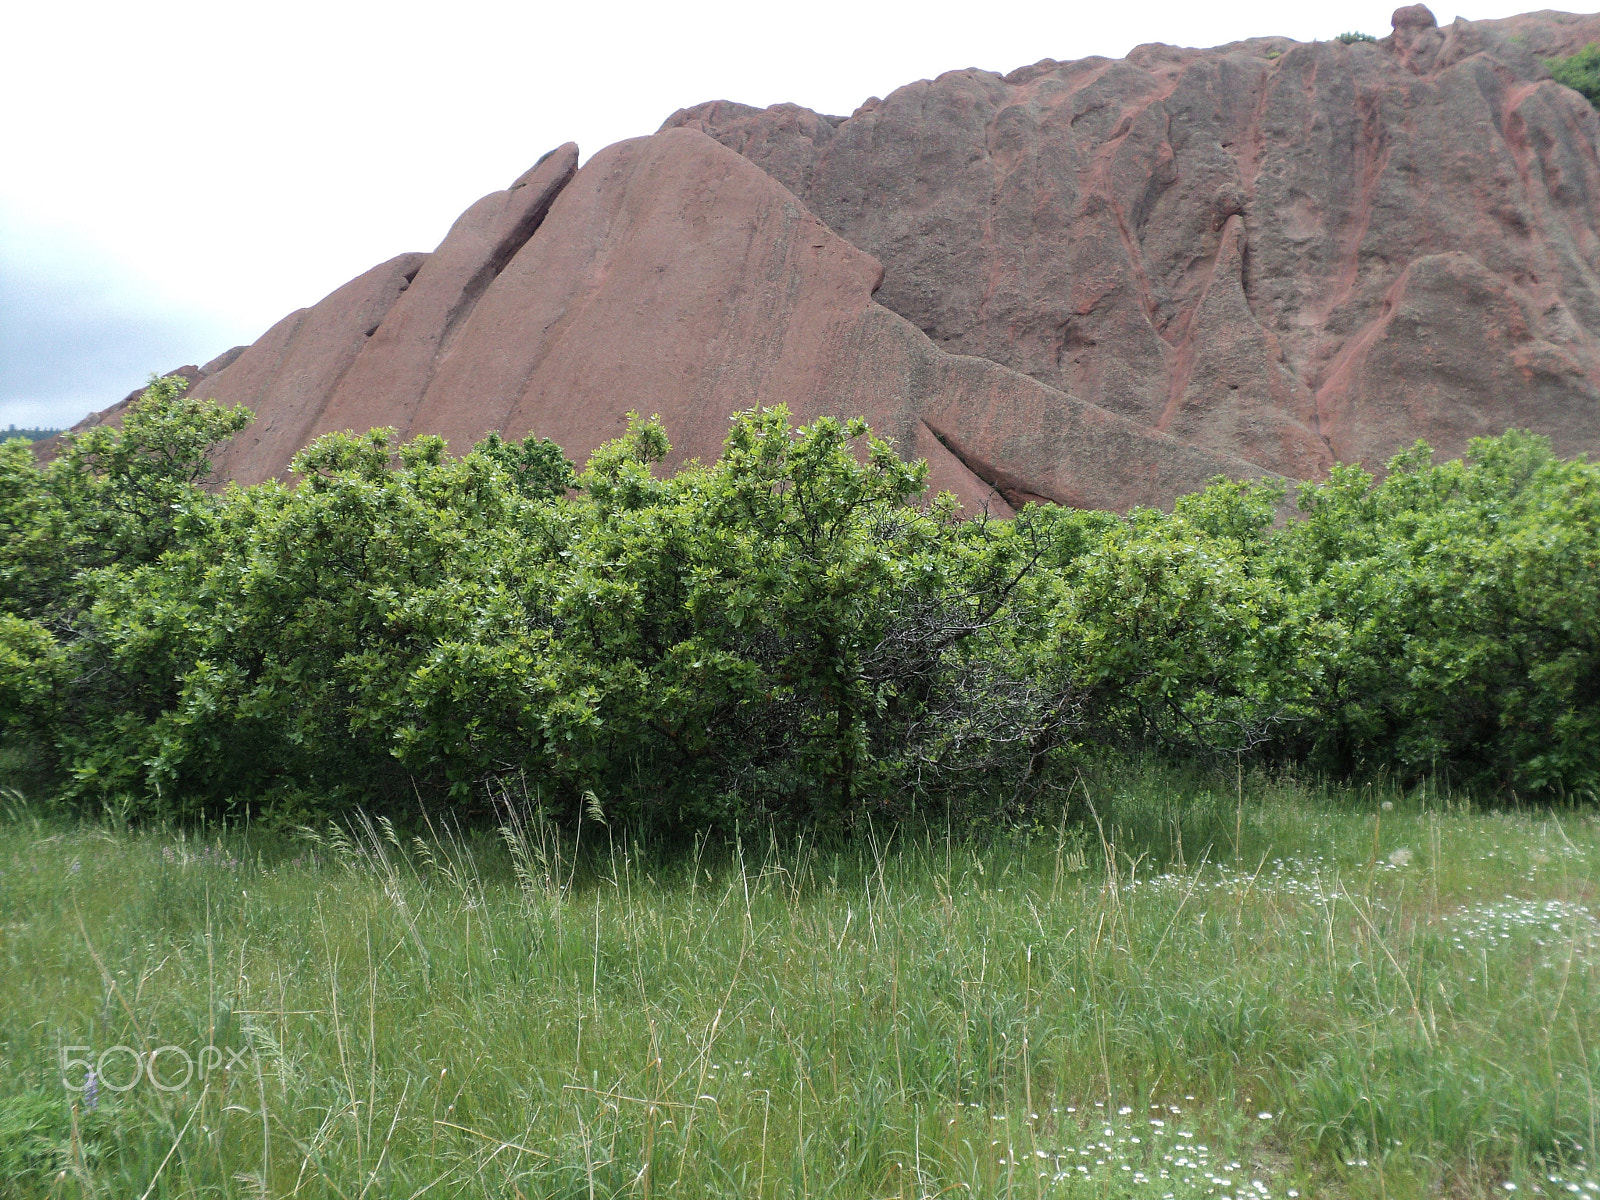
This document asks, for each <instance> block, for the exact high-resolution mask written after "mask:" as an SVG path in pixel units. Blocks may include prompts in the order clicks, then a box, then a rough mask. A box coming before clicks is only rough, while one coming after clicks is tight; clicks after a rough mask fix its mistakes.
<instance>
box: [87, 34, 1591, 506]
mask: <svg viewBox="0 0 1600 1200" xmlns="http://www.w3.org/2000/svg"><path fill="white" fill-rule="evenodd" d="M1592 41H1600V15H1592V16H1585V15H1577V14H1568V13H1557V12H1549V11H1546V12H1540V13H1530V14H1525V15H1523V16H1518V17H1511V18H1507V19H1505V20H1498V21H1464V20H1457V21H1455V22H1454V23H1452V24H1450V25H1448V26H1445V27H1442V28H1441V27H1440V26H1439V25H1438V23H1437V22H1436V20H1435V19H1434V17H1433V14H1432V13H1431V12H1430V11H1429V10H1428V9H1427V8H1426V7H1424V6H1423V5H1420V4H1417V5H1410V6H1408V7H1405V8H1401V9H1399V10H1397V11H1396V13H1395V14H1394V17H1393V21H1392V31H1391V32H1390V34H1389V35H1388V36H1387V37H1385V38H1383V39H1382V40H1380V41H1378V42H1372V43H1366V42H1357V43H1354V44H1351V45H1344V44H1341V43H1338V42H1318V43H1309V44H1306V43H1297V42H1293V41H1291V40H1289V39H1286V38H1277V37H1264V38H1253V39H1248V40H1246V41H1241V42H1234V43H1230V44H1229V45H1226V46H1220V47H1216V48H1214V49H1209V50H1198V49H1186V48H1179V47H1173V46H1166V45H1161V44H1155V43H1152V44H1149V45H1144V46H1140V47H1137V48H1136V49H1135V50H1134V51H1132V52H1131V53H1130V54H1129V55H1128V56H1127V57H1126V58H1124V59H1118V60H1112V59H1106V58H1087V59H1082V60H1078V61H1074V62H1058V61H1055V60H1053V59H1043V60H1041V61H1039V62H1037V63H1034V64H1032V65H1029V66H1025V67H1019V68H1017V69H1015V70H1012V71H1009V72H1007V73H1005V74H1000V73H996V72H992V71H985V70H978V69H968V70H960V71H950V72H946V73H945V74H943V75H940V76H938V77H937V78H935V79H931V80H921V81H918V82H915V83H912V84H908V85H907V86H905V87H903V88H900V89H897V90H896V91H894V92H892V93H890V94H889V95H887V96H885V97H882V98H879V97H872V98H870V99H869V100H867V101H866V102H865V103H863V104H862V105H861V106H860V107H859V108H857V109H856V111H855V112H853V113H852V114H850V115H849V116H847V117H845V116H833V115H827V114H822V113H817V112H813V111H811V110H810V109H806V108H803V107H801V106H799V105H795V104H779V105H774V106H772V107H769V108H755V107H752V106H749V105H744V104H737V103H733V102H729V101H711V102H707V103H704V104H699V105H696V106H694V107H691V108H686V109H682V110H680V111H678V112H677V113H674V114H673V115H672V116H671V117H669V118H668V119H667V121H666V122H665V123H664V124H663V126H662V128H661V130H660V131H658V132H657V133H656V134H655V135H653V136H650V137H645V138H635V139H631V140H629V141H625V142H620V143H618V144H616V145H614V146H610V147H607V148H605V149H604V150H602V151H600V152H599V153H598V154H596V155H595V156H594V158H593V159H591V160H590V161H589V162H588V163H586V164H585V165H584V166H583V167H582V169H579V167H578V150H577V147H576V146H574V145H571V144H570V143H569V144H568V145H565V146H562V147H558V148H557V149H556V150H553V151H551V152H550V153H549V154H547V155H545V156H544V157H543V158H541V159H540V160H539V161H538V162H537V163H536V164H535V165H534V166H533V167H532V168H530V170H529V171H528V172H527V173H525V174H524V175H523V176H522V177H520V178H519V179H518V180H517V181H516V182H515V183H513V184H512V185H511V187H509V188H508V189H506V190H505V191H502V192H495V193H492V194H491V195H489V196H486V197H484V198H483V199H482V200H480V201H478V202H477V203H476V204H474V205H473V206H472V207H471V208H469V209H468V210H467V211H466V212H465V213H464V214H463V215H462V216H461V217H460V219H458V220H457V222H456V223H455V225H454V226H453V227H452V228H451V230H450V232H449V234H448V235H447V236H446V237H445V239H444V241H443V242H441V243H440V245H439V246H438V247H437V248H436V249H435V250H434V251H433V252H432V253H430V254H421V253H413V254H405V255H400V256H398V257H396V258H394V259H391V260H389V261H388V262H386V263H382V264H380V265H379V266H377V267H374V268H373V269H372V270H370V271H368V272H366V273H365V274H363V275H361V276H359V277H358V278H356V279H354V280H352V281H351V282H349V283H347V284H345V285H344V286H343V287H341V288H339V289H337V290H336V291H335V292H333V293H332V294H330V295H329V296H327V297H326V298H324V299H323V300H322V301H320V302H319V303H317V304H316V305H313V306H312V307H310V308H308V309H303V310H299V311H297V312H295V313H291V314H289V316H287V317H285V318H284V319H283V320H282V321H280V322H279V323H278V324H277V325H275V326H273V328H272V329H270V330H268V331H267V333H266V334H264V335H263V336H262V337H261V338H260V339H259V340H258V341H256V342H255V343H254V344H253V345H251V346H249V347H245V348H236V349H235V350H232V351H229V353H228V354H227V355H224V356H222V357H221V358H219V359H217V360H214V362H212V363H210V364H207V365H206V366H205V367H203V368H196V367H184V368H181V369H180V373H182V374H183V375H184V377H185V378H186V379H188V380H189V381H190V386H191V390H192V392H193V393H194V394H199V395H206V396H211V397H214V398H216V399H218V400H220V401H223V402H226V403H234V402H239V403H244V404H247V405H249V406H250V407H251V408H252V409H254V410H255V411H256V413H257V419H256V421H255V422H254V423H253V424H252V426H251V427H250V428H249V429H247V430H246V431H245V433H243V434H242V435H240V437H239V438H238V439H236V441H235V442H233V443H232V444H230V445H229V446H228V447H226V448H225V449H223V450H222V451H221V453H220V455H219V458H218V467H219V471H220V472H221V473H222V474H223V475H224V476H226V477H229V478H234V479H239V480H241V481H244V482H254V481H258V480H262V479H267V478H271V477H274V476H282V475H283V474H284V472H285V470H286V467H287V464H288V462H289V459H290V457H291V456H292V455H293V454H294V453H295V451H297V450H298V449H299V448H300V447H301V446H302V445H304V444H305V443H306V442H307V441H309V440H310V439H311V438H313V437H315V436H316V435H318V434H320V433H323V432H326V431H329V430H334V429H346V428H349V429H364V428H367V427H369V426H373V425H392V426H395V427H396V428H398V429H399V430H400V431H401V432H402V433H403V434H405V435H407V436H411V435H415V434H420V433H436V434H440V435H442V436H444V437H446V438H447V439H448V440H449V442H450V444H451V446H452V447H453V448H456V449H462V448H464V447H465V446H467V445H470V444H471V442H473V441H475V440H476V439H478V438H480V437H482V436H483V435H484V434H486V433H488V432H489V431H491V430H498V431H500V432H502V433H504V434H506V435H507V436H510V437H520V436H523V435H524V434H527V433H534V434H539V435H542V436H548V437H552V438H554V439H555V440H557V441H558V442H560V443H561V444H562V446H563V447H564V448H565V449H566V451H567V453H568V454H569V456H571V457H574V458H577V459H580V460H581V459H582V458H584V457H585V456H586V455H587V454H588V453H589V452H590V451H591V450H592V449H593V448H594V447H595V446H596V445H598V444H599V443H600V442H602V441H604V440H606V439H607V438H609V437H612V436H615V435H616V434H617V433H619V432H620V431H621V430H622V428H623V426H624V422H625V414H626V412H627V411H628V410H630V409H637V410H640V411H642V412H646V413H651V412H659V413H660V414H661V416H662V418H663V420H664V422H665V424H666V426H667V430H668V434H669V436H670V437H671V439H672V441H673V443H674V446H675V456H674V457H675V461H683V460H686V459H689V458H701V459H709V458H712V457H714V456H715V455H716V454H717V452H718V450H719V449H720V446H721V442H722V438H723V436H724V434H725V432H726V428H727V419H728V416H729V414H730V413H731V412H732V411H734V410H737V409H741V408H746V407H750V406H751V405H756V404H766V405H770V404H778V403H783V404H787V405H788V406H789V407H790V409H791V411H792V412H793V413H794V414H795V416H796V417H797V418H799V419H802V420H806V419H811V418H814V417H816V416H819V415H822V414H837V415H857V414H859V415H863V416H866V417H867V418H868V420H869V421H871V422H872V423H873V425H874V426H875V428H877V429H879V430H880V431H881V432H883V433H885V434H888V435H889V436H892V437H893V438H894V439H895V440H896V442H897V444H898V445H899V447H900V449H901V450H902V452H904V453H906V454H910V455H915V456H920V457H926V458H927V459H928V460H929V463H930V468H931V475H932V478H933V482H934V485H935V486H937V487H941V488H948V489H950V490H952V491H954V492H955V493H956V494H957V495H958V496H959V497H960V498H961V500H962V501H963V503H964V504H966V505H967V507H968V508H969V510H976V509H980V508H984V509H987V510H989V511H991V512H998V513H1005V512H1009V511H1011V510H1012V509H1014V508H1015V507H1016V506H1017V505H1019V504H1022V503H1025V502H1027V501H1029V500H1035V499H1043V500H1051V501H1056V502H1060V503H1068V504H1075V505H1081V506H1089V507H1105V508H1117V509H1125V508H1128V507H1130V506H1133V505H1138V504H1147V505H1164V504H1170V502H1171V500H1172V499H1173V497H1174V496H1176V495H1177V494H1179V493H1181V492H1183V491H1186V490H1190V489H1192V488H1195V487H1198V486H1201V485H1202V484H1203V483H1204V482H1205V481H1206V480H1207V479H1209V478H1210V477H1212V476H1214V475H1217V474H1228V475H1233V476H1261V475H1279V476H1283V477H1287V478H1290V479H1307V478H1316V477H1319V476H1321V475H1322V474H1324V473H1325V472H1326V471H1327V470H1328V468H1329V467H1330V466H1331V465H1332V464H1333V463H1334V462H1336V461H1360V462H1363V463H1366V464H1367V465H1369V466H1372V467H1379V466H1381V464H1382V462H1383V461H1384V460H1385V459H1386V458H1387V457H1388V456H1389V455H1390V454H1392V453H1394V452H1395V451H1397V450H1399V449H1402V448H1404V447H1405V446H1408V445H1410V444H1411V442H1413V441H1415V440H1416V439H1417V438H1426V439H1427V440H1428V441H1430V442H1431V443H1432V444H1433V445H1434V446H1435V448H1436V449H1438V450H1440V451H1442V452H1444V453H1448V454H1458V453H1460V452H1461V451H1462V450H1463V449H1464V448H1465V446H1466V443H1467V441H1468V439H1470V438H1471V437H1474V436H1478V435H1483V434H1496V433H1500V432H1503V431H1504V430H1505V429H1506V428H1508V427H1511V426H1519V427H1524V428H1531V429H1533V430H1535V431H1537V432H1540V433H1543V434H1546V435H1547V436H1549V437H1550V438H1551V440H1552V442H1553V443H1554V445H1555V446H1556V448H1557V450H1558V451H1560V452H1562V453H1566V454H1574V453H1595V452H1597V451H1600V153H1597V147H1600V116H1597V114H1596V112H1595V110H1594V109H1593V108H1592V107H1591V106H1590V105H1589V104H1588V103H1587V102H1586V101H1585V100H1584V99H1583V98H1582V97H1580V96H1579V95H1578V94H1577V93H1576V92H1573V91H1571V90H1569V89H1567V88H1564V87H1562V86H1560V85H1559V84H1556V83H1555V82H1553V81H1552V80H1550V79H1549V78H1548V72H1547V71H1546V70H1545V69H1544V67H1543V66H1542V62H1543V60H1545V59H1547V58H1550V57H1555V56H1558V55H1563V54H1570V53H1573V52H1574V51H1576V50H1577V49H1579V48H1580V47H1582V46H1583V45H1585V44H1587V43H1589V42H1592ZM121 407H122V406H121V405H118V406H113V408H112V409H109V410H107V411H106V412H105V413H101V414H96V415H95V416H94V417H91V418H90V419H89V420H90V422H95V421H99V420H115V419H116V417H117V413H118V412H119V411H120V408H121Z"/></svg>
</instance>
